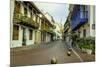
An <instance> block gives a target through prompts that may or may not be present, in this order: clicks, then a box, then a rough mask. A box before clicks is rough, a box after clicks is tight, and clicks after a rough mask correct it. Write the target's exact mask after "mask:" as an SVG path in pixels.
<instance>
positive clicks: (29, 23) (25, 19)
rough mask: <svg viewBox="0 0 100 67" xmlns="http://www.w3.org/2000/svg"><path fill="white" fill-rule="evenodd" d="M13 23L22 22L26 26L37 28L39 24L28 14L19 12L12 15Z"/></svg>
mask: <svg viewBox="0 0 100 67" xmlns="http://www.w3.org/2000/svg"><path fill="white" fill-rule="evenodd" d="M13 20H14V23H17V24H23V25H26V26H31V27H34V28H38V27H39V24H38V23H37V22H35V21H34V20H33V19H32V18H31V17H28V16H26V15H25V16H23V15H22V14H20V13H14V17H13Z"/></svg>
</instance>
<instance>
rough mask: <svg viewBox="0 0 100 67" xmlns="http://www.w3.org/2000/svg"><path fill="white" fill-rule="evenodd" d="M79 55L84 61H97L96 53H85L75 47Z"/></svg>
mask: <svg viewBox="0 0 100 67" xmlns="http://www.w3.org/2000/svg"><path fill="white" fill-rule="evenodd" d="M73 49H74V50H75V51H76V52H77V53H78V54H79V56H80V57H81V58H82V59H83V62H93V61H95V54H91V55H90V54H87V53H83V52H82V51H81V50H80V49H79V48H73Z"/></svg>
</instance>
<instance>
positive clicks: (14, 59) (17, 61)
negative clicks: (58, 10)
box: [10, 41, 94, 66]
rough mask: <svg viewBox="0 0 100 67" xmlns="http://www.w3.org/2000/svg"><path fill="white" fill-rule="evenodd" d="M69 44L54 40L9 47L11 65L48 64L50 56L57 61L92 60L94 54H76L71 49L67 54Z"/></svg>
mask: <svg viewBox="0 0 100 67" xmlns="http://www.w3.org/2000/svg"><path fill="white" fill-rule="evenodd" d="M68 47H69V45H68V44H67V43H65V42H63V41H55V42H51V43H47V44H41V45H38V46H24V47H21V48H13V49H12V48H11V56H10V57H11V66H19V65H20V66H21V65H40V64H50V62H51V59H52V58H56V59H57V63H58V64H60V63H75V62H82V61H81V59H82V60H83V61H94V59H93V58H94V56H91V58H90V56H89V55H87V54H86V55H84V54H83V55H82V54H81V52H79V51H78V50H76V49H75V50H76V51H75V52H77V53H79V56H80V57H81V59H80V57H79V56H77V55H76V54H75V53H74V52H73V51H71V56H68V55H67V52H68ZM91 59H92V60H91Z"/></svg>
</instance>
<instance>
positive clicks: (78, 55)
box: [72, 48, 83, 62]
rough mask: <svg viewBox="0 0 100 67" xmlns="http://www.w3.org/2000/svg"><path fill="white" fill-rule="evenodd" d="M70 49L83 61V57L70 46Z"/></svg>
mask: <svg viewBox="0 0 100 67" xmlns="http://www.w3.org/2000/svg"><path fill="white" fill-rule="evenodd" d="M72 51H73V52H74V53H75V55H76V56H77V57H78V58H79V59H80V61H81V62H83V59H82V58H81V57H80V56H79V54H78V53H77V52H76V51H75V50H74V49H73V48H72Z"/></svg>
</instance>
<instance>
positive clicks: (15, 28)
mask: <svg viewBox="0 0 100 67" xmlns="http://www.w3.org/2000/svg"><path fill="white" fill-rule="evenodd" d="M18 39H19V26H17V25H13V40H18Z"/></svg>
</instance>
